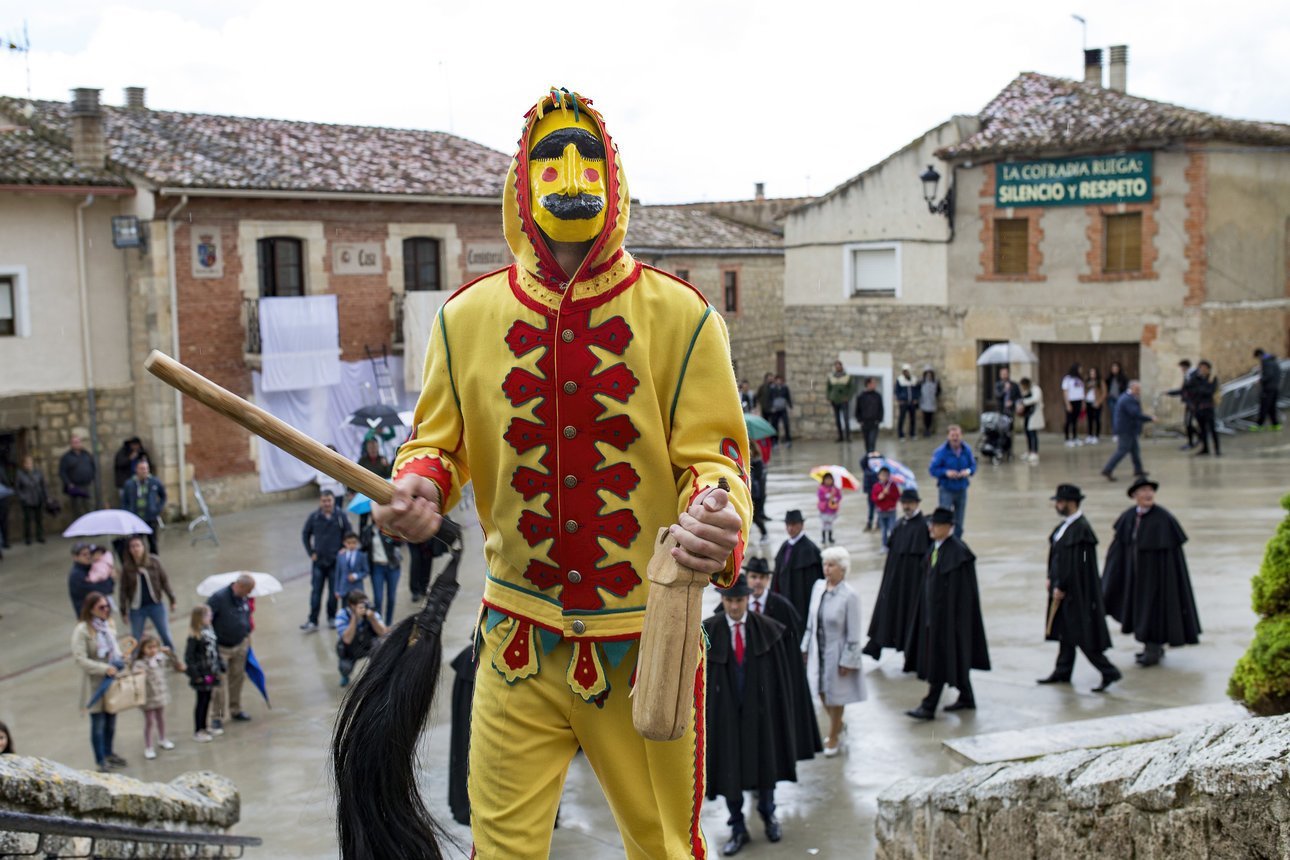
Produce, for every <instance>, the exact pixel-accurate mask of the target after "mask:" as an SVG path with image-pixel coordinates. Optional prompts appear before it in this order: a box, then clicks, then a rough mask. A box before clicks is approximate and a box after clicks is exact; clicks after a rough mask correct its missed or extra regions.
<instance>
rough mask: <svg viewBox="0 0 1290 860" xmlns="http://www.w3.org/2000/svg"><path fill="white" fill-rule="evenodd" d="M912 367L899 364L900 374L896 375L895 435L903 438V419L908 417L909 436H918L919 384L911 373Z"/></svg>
mask: <svg viewBox="0 0 1290 860" xmlns="http://www.w3.org/2000/svg"><path fill="white" fill-rule="evenodd" d="M913 370H914V369H913V368H912V367H910V366H909V365H908V364H902V365H901V366H900V375H899V376H897V377H896V383H895V394H896V435H897V436H898V437H900V438H901V439H904V438H905V419H906V418H908V419H909V438H910V439H917V438H918V395H919V386H918V382H917V381H915V379H914V375H913Z"/></svg>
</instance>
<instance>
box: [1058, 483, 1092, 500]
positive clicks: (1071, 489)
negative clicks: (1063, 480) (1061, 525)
mask: <svg viewBox="0 0 1290 860" xmlns="http://www.w3.org/2000/svg"><path fill="white" fill-rule="evenodd" d="M1050 501H1054V502H1082V501H1084V494H1083V493H1082V492H1080V488H1079V487H1077V486H1075V485H1074V484H1058V485H1057V494H1056V495H1055V496H1053V497H1052V499H1050Z"/></svg>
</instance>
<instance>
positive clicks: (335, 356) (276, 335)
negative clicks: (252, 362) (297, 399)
mask: <svg viewBox="0 0 1290 860" xmlns="http://www.w3.org/2000/svg"><path fill="white" fill-rule="evenodd" d="M260 358H261V362H262V367H263V370H262V371H261V372H262V374H263V380H262V382H263V385H264V391H299V390H302V389H307V388H316V387H319V386H328V385H335V384H336V383H338V382H339V381H340V321H339V318H338V316H337V313H336V296H334V295H325V296H292V297H283V298H265V299H260Z"/></svg>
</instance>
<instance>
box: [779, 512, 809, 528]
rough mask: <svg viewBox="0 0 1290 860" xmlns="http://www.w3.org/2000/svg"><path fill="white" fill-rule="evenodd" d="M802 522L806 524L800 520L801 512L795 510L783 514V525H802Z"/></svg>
mask: <svg viewBox="0 0 1290 860" xmlns="http://www.w3.org/2000/svg"><path fill="white" fill-rule="evenodd" d="M804 522H806V520H805V519H803V518H802V512H801V511H799V510H797V509H796V508H794V509H793V510H791V511H789V512H788V513H786V514H784V525H792V524H793V523H804Z"/></svg>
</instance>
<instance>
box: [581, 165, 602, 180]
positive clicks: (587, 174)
mask: <svg viewBox="0 0 1290 860" xmlns="http://www.w3.org/2000/svg"><path fill="white" fill-rule="evenodd" d="M582 175H583V177H584V178H585V179H586V180H587V181H588V182H595V181H596V180H597V179H599V178H600V174H599V173H598V172H597V171H596V169H595V168H594V167H588V168H587V169H586V170H584V171H582Z"/></svg>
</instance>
